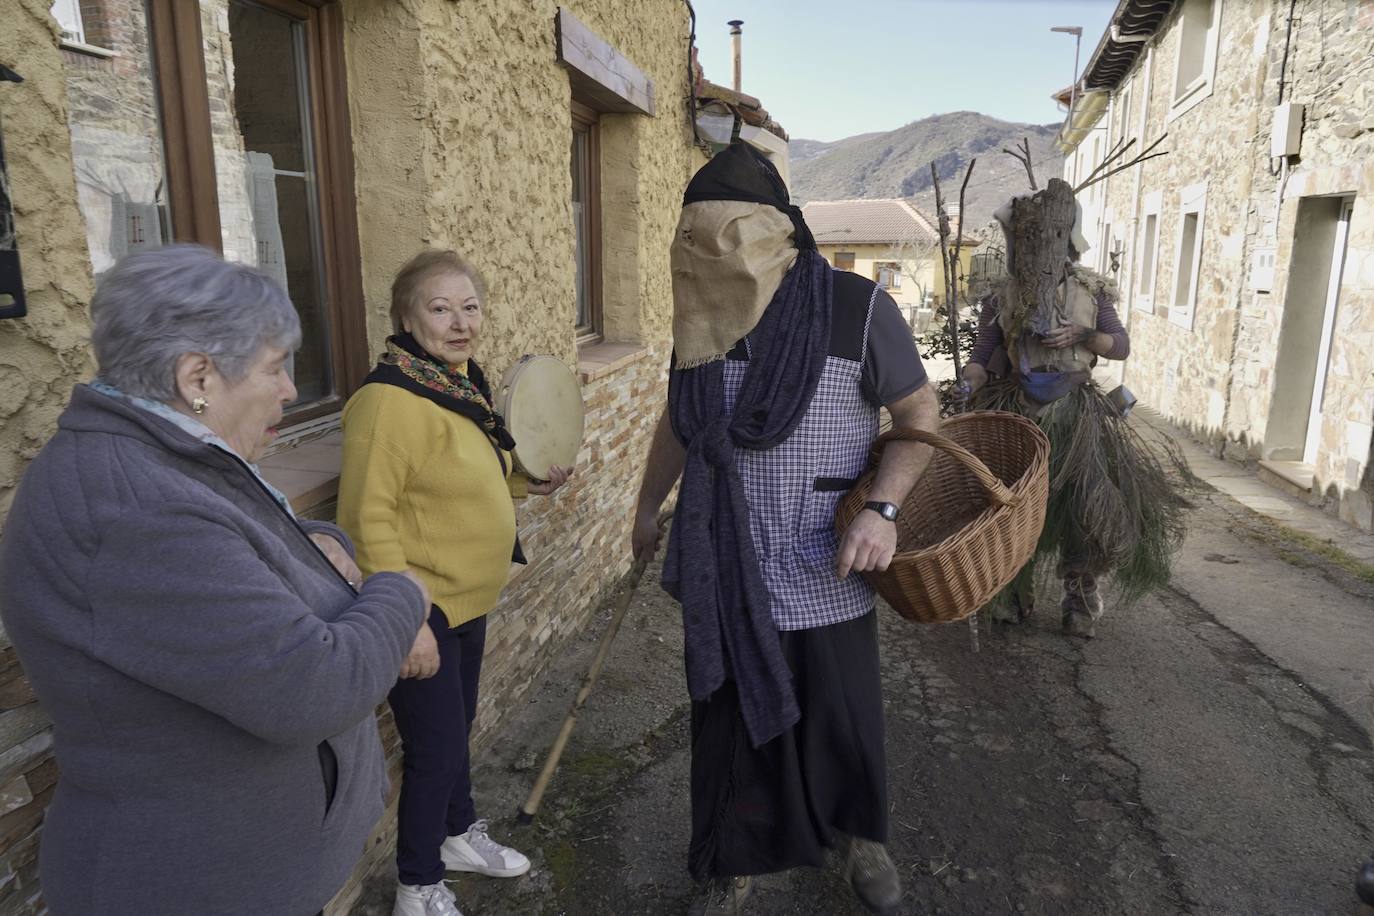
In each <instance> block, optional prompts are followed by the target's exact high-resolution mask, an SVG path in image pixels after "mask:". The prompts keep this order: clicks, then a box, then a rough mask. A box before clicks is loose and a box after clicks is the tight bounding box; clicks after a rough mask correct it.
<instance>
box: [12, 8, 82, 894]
mask: <svg viewBox="0 0 1374 916" xmlns="http://www.w3.org/2000/svg"><path fill="white" fill-rule="evenodd" d="M49 6H50V4H49V3H48V2H47V0H17V2H15V0H10V2H7V3H6V5H5V12H4V21H5V24H4V27H3V28H0V61H3V62H4V63H5V64H6V65H8V66H10V67H12V68H13V69H14V70H15V71H16V72H18V73H19V74H20V75H21V76H23V77H24V80H25V81H24V82H23V83H20V84H14V83H0V129H3V131H4V138H5V153H6V158H7V160H8V165H9V168H8V172H9V179H10V185H11V189H12V193H13V198H14V208H15V221H16V230H17V234H18V245H19V251H20V257H21V258H22V260H23V268H24V288H25V293H26V295H27V297H28V307H29V315H28V317H27V318H24V319H19V320H6V321H0V392H3V395H2V396H0V524H3V517H4V514H5V512H6V511H7V510H8V508H9V505H10V502H11V500H12V499H13V493H14V488H15V485H16V484H17V483H18V482H19V477H20V475H21V474H22V473H23V470H24V467H25V466H26V465H27V464H28V462H29V461H30V460H31V459H32V458H33V456H34V455H35V454H37V452H38V450H39V448H41V447H42V445H43V443H44V442H46V441H47V439H48V437H49V436H50V435H51V434H52V431H53V429H54V428H55V425H56V421H57V415H58V414H59V413H60V412H61V410H62V407H63V406H64V405H65V404H66V403H67V395H68V393H69V392H70V390H71V386H72V384H73V383H74V382H76V381H78V380H80V379H81V378H83V377H84V376H86V375H87V374H89V372H90V369H91V361H90V356H89V352H88V350H87V335H88V332H89V325H88V323H87V320H86V311H85V304H86V302H87V300H88V299H89V298H90V294H91V279H90V264H89V261H88V260H87V257H86V237H85V228H84V226H83V224H82V220H81V213H80V211H79V209H78V207H77V195H76V183H75V180H74V177H73V172H72V159H71V143H70V140H69V135H68V131H67V124H66V115H67V100H66V95H65V91H64V85H63V64H62V53H61V52H60V51H59V50H58V46H57V30H56V27H55V26H54V25H53V24H52V20H51V18H50V17H49V16H48V7H49ZM51 743H52V732H51V730H50V729H49V727H48V720H47V717H46V716H45V715H44V713H43V711H42V710H41V709H40V708H39V707H38V704H37V703H36V702H34V697H33V693H32V691H31V690H30V689H29V686H28V683H27V681H26V680H25V678H24V676H23V672H22V671H21V670H20V668H19V665H18V661H17V660H16V658H15V654H14V649H13V648H12V647H11V646H10V644H9V640H8V638H5V637H4V635H3V633H0V912H4V913H31V912H39V911H41V910H42V902H41V891H40V889H39V887H38V883H37V853H38V825H39V823H40V822H41V821H42V817H43V809H44V808H45V807H46V805H47V802H48V799H49V798H50V797H51V795H52V791H53V786H54V785H55V781H56V777H57V773H56V766H55V764H54V763H53V761H52V759H51V754H50V750H49V749H50V747H51Z"/></svg>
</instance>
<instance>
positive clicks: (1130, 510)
mask: <svg viewBox="0 0 1374 916" xmlns="http://www.w3.org/2000/svg"><path fill="white" fill-rule="evenodd" d="M977 406H978V407H979V408H980V409H987V410H1006V411H1010V412H1012V413H1018V414H1021V415H1023V416H1026V417H1029V418H1031V419H1033V420H1035V421H1036V422H1037V423H1038V424H1039V426H1040V428H1041V429H1042V430H1044V432H1045V435H1046V436H1048V437H1049V440H1050V492H1049V504H1048V507H1047V509H1046V512H1045V527H1044V529H1042V531H1041V534H1040V541H1039V544H1038V545H1037V547H1036V553H1035V558H1034V560H1033V561H1032V562H1031V563H1030V564H1028V565H1027V569H1026V570H1024V571H1023V574H1022V576H1019V577H1018V579H1017V582H1016V583H1013V585H1012V586H1010V587H1009V588H1008V589H1007V590H1004V592H1003V595H1002V596H1000V597H999V599H998V600H1006V599H1007V598H1009V597H1010V596H1009V592H1010V590H1011V589H1016V590H1017V591H1018V592H1020V593H1021V594H1022V595H1026V594H1028V592H1029V589H1028V588H1026V586H1028V585H1032V584H1033V583H1035V582H1037V581H1038V582H1040V583H1042V584H1048V581H1049V580H1050V579H1052V578H1053V577H1056V576H1061V575H1064V570H1065V568H1072V569H1074V570H1075V571H1079V572H1088V573H1091V574H1092V575H1094V576H1102V575H1106V576H1108V577H1110V578H1111V580H1112V581H1113V582H1114V584H1115V586H1116V589H1117V591H1118V593H1119V597H1118V600H1119V603H1120V604H1122V605H1126V606H1129V605H1131V604H1133V603H1135V602H1136V601H1138V600H1140V599H1141V598H1142V597H1144V596H1145V595H1146V594H1148V593H1149V592H1150V591H1152V590H1154V589H1156V588H1159V587H1160V586H1162V585H1164V584H1165V583H1167V582H1168V581H1169V573H1170V568H1171V566H1172V562H1173V556H1174V554H1175V553H1176V552H1177V550H1178V549H1179V547H1180V546H1181V545H1182V543H1183V536H1184V533H1185V530H1186V526H1185V519H1184V510H1186V509H1187V508H1188V507H1189V505H1190V503H1189V501H1188V498H1187V493H1188V491H1189V490H1190V489H1191V488H1192V487H1193V485H1194V484H1195V482H1196V480H1197V478H1195V477H1194V476H1193V474H1192V472H1191V471H1190V470H1189V469H1188V465H1187V461H1186V460H1185V459H1184V458H1183V455H1182V453H1181V452H1180V451H1179V448H1178V445H1177V443H1175V442H1174V441H1173V440H1172V439H1170V438H1168V437H1167V436H1163V435H1161V436H1160V437H1159V441H1158V443H1157V444H1156V445H1155V447H1152V444H1151V443H1149V442H1147V441H1146V440H1145V438H1144V437H1143V436H1142V435H1141V433H1140V431H1139V430H1138V428H1137V427H1135V426H1132V425H1131V424H1130V423H1129V422H1128V421H1127V420H1126V418H1124V417H1122V416H1121V414H1120V413H1118V412H1117V410H1116V408H1115V406H1114V405H1113V404H1112V403H1111V402H1110V401H1109V400H1108V399H1107V396H1106V395H1105V394H1104V393H1103V392H1102V389H1101V388H1099V387H1098V386H1097V385H1096V384H1094V383H1093V382H1085V383H1083V384H1082V385H1079V386H1078V387H1077V388H1075V389H1074V390H1073V391H1072V392H1070V393H1069V394H1067V395H1065V396H1064V397H1062V398H1060V399H1059V400H1057V401H1054V402H1053V403H1050V404H1045V405H1041V404H1038V403H1036V402H1034V401H1031V400H1029V399H1028V398H1027V397H1026V396H1025V394H1024V393H1023V392H1022V390H1021V387H1020V386H1019V385H1018V384H1017V383H1016V382H1015V380H1013V379H996V380H993V381H991V382H989V383H988V384H987V385H986V386H985V387H984V388H983V389H982V390H981V391H979V392H978V396H977ZM1156 451H1159V452H1162V453H1163V455H1164V460H1165V462H1167V464H1168V465H1169V466H1170V470H1172V471H1173V473H1169V471H1166V469H1165V464H1164V463H1161V460H1160V458H1159V457H1158V456H1157V454H1156Z"/></svg>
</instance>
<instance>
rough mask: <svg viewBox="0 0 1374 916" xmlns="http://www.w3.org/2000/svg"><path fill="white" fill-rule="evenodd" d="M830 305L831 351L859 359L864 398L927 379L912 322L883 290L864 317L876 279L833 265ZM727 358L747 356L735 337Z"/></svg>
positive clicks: (898, 391)
mask: <svg viewBox="0 0 1374 916" xmlns="http://www.w3.org/2000/svg"><path fill="white" fill-rule="evenodd" d="M834 274H835V287H834V290H835V291H834V305H833V307H832V309H831V318H830V355H831V356H834V357H838V358H840V359H848V360H853V361H855V362H858V361H860V360H861V359H862V361H863V380H862V382H861V385H862V388H863V394H864V399H865V400H867V401H868V402H869V403H870V404H872V405H874V406H875V407H882V406H885V405H887V404H892V403H894V402H896V401H900V400H901V399H902V398H904V397H906V396H907V395H909V394H911V393H912V392H914V391H916V390H918V389H919V388H920V387H921V386H922V385H924V384H925V383H926V380H927V379H926V369H925V366H924V365H923V364H922V363H921V354H920V353H919V352H918V351H917V349H916V340H915V337H914V336H913V335H912V333H911V327H910V326H909V325H908V324H907V323H906V319H905V318H903V317H902V311H901V309H900V308H898V306H897V303H896V302H895V301H893V299H892V297H891V296H890V295H888V294H887V292H886V291H885V290H881V289H880V290H878V295H877V297H876V298H875V299H874V300H873V316H872V319H871V320H870V319H869V315H868V302H869V299H870V298H872V297H873V289H874V286H875V285H876V284H875V283H874V282H873V281H872V280H869V279H866V278H864V277H861V276H859V275H858V274H856V273H851V272H850V271H847V270H837V271H835V272H834ZM865 324H867V325H868V345H867V348H866V349H865V346H864V326H865ZM728 358H729V359H733V360H748V359H749V354H748V352H747V350H746V348H745V346H744V342H743V341H740V342H739V343H737V344H735V347H734V349H733V350H731V351H730V354H729V357H728Z"/></svg>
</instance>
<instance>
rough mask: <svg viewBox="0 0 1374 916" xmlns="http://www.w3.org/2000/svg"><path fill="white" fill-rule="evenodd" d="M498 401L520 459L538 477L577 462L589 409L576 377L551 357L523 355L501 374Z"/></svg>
mask: <svg viewBox="0 0 1374 916" xmlns="http://www.w3.org/2000/svg"><path fill="white" fill-rule="evenodd" d="M497 406H498V408H499V409H500V411H501V413H502V415H503V416H505V418H506V428H507V429H509V430H510V434H511V436H512V437H513V438H514V439H515V453H514V454H515V463H516V466H517V467H519V468H520V470H522V471H524V472H525V475H526V476H528V477H530V478H531V479H533V480H541V481H542V480H548V479H549V468H551V467H553V466H554V465H558V466H560V467H572V466H573V465H575V464H576V463H577V453H578V452H579V451H580V450H581V449H582V434H583V432H584V430H585V427H586V409H585V408H584V407H583V406H582V386H581V385H579V384H578V381H577V376H576V375H574V374H573V371H572V370H571V369H569V368H568V367H567V366H566V365H564V363H563V362H562V361H561V360H558V359H555V358H554V357H552V356H529V355H526V356H522V357H521V358H520V361H519V362H517V363H516V364H515V365H513V366H511V367H510V368H509V369H507V370H506V374H505V375H504V376H502V377H501V389H500V393H499V394H498V396H497Z"/></svg>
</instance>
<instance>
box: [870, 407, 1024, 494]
mask: <svg viewBox="0 0 1374 916" xmlns="http://www.w3.org/2000/svg"><path fill="white" fill-rule="evenodd" d="M900 441H908V442H920V443H923V444H925V445H929V446H932V447H934V448H938V449H941V450H942V451H946V452H949V453H950V454H951V455H953V456H954V457H955V458H957V459H959V462H960V464H962V465H964V467H966V468H968V469H969V470H970V471H972V472H973V476H974V477H977V478H978V482H979V483H981V484H982V485H983V489H984V490H985V491H987V494H988V498H989V499H991V500H992V501H993V502H995V503H997V504H998V505H999V506H1015V505H1019V504H1020V503H1021V502H1022V501H1023V500H1024V499H1025V496H1024V495H1022V496H1018V495H1016V494H1015V493H1013V492H1011V491H1010V490H1008V489H1007V488H1006V485H1005V484H1003V483H1002V481H1001V480H999V479H998V478H997V475H996V474H994V473H992V471H989V470H988V466H987V465H986V464H984V463H983V461H982V459H980V458H979V457H978V456H977V455H975V454H973V452H970V451H969V450H968V449H966V448H964V447H963V446H962V445H960V444H959V443H957V442H955V441H954V440H952V439H946V438H945V437H944V436H941V435H940V434H938V433H928V432H926V431H925V430H923V429H911V428H906V427H902V428H895V429H891V430H888V431H887V432H885V433H883V434H882V435H881V436H879V437H878V439H877V441H875V442H874V443H873V459H874V463H876V462H877V460H878V459H879V458H881V457H882V454H883V449H884V448H886V447H887V443H889V442H900Z"/></svg>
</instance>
